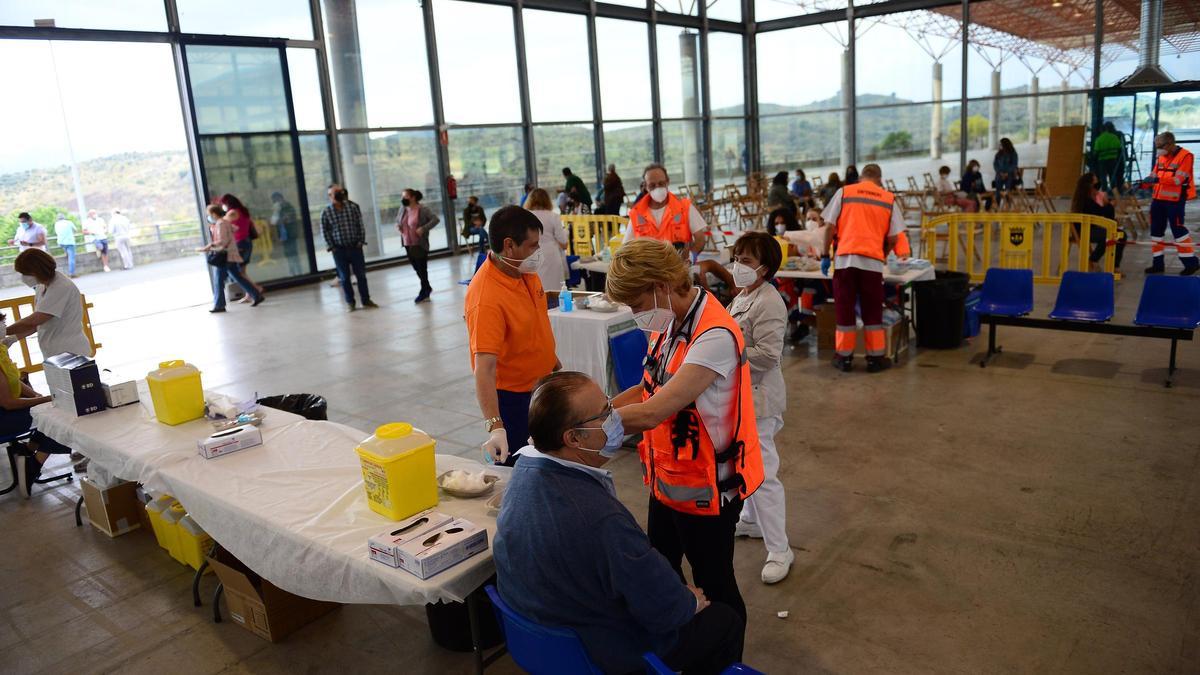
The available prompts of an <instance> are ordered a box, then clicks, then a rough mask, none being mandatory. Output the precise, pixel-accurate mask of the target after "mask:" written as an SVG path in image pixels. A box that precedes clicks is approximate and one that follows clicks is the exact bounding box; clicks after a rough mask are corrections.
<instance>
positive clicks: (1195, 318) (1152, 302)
mask: <svg viewBox="0 0 1200 675" xmlns="http://www.w3.org/2000/svg"><path fill="white" fill-rule="evenodd" d="M1133 322H1134V323H1135V324H1137V325H1139V326H1156V327H1159V328H1183V329H1187V330H1192V329H1195V328H1198V327H1200V277H1163V276H1153V277H1146V283H1145V284H1144V285H1143V286H1142V299H1141V300H1140V301H1138V308H1137V316H1136V317H1134V319H1133Z"/></svg>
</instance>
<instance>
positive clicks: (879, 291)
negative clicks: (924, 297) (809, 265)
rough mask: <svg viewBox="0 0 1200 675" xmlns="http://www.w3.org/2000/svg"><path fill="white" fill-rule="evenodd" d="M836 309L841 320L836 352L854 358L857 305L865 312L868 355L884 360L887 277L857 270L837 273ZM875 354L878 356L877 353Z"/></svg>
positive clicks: (842, 270)
mask: <svg viewBox="0 0 1200 675" xmlns="http://www.w3.org/2000/svg"><path fill="white" fill-rule="evenodd" d="M833 302H834V305H833V309H834V313H835V314H836V316H837V335H836V344H835V345H834V348H835V350H836V351H837V353H838V355H839V356H851V355H853V354H854V345H855V342H856V341H857V339H858V322H857V319H856V314H857V312H856V311H855V305H856V304H857V305H858V309H859V311H861V312H862V322H863V334H864V335H865V337H866V340H867V345H866V347H867V355H868V356H881V355H882V353H883V352H882V351H881V350H884V349H885V348H884V345H883V342H884V340H885V334H884V330H883V274H882V273H880V272H868V271H867V270H861V269H859V268H857V267H847V268H845V269H840V270H834V271H833ZM873 352H874V353H873Z"/></svg>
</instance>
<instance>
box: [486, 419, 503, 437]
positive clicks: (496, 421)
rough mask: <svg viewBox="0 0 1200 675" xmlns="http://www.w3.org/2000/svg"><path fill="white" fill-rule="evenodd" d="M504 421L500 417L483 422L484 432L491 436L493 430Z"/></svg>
mask: <svg viewBox="0 0 1200 675" xmlns="http://www.w3.org/2000/svg"><path fill="white" fill-rule="evenodd" d="M503 421H504V420H502V419H500V418H499V417H489V418H487V419H486V420H484V421H483V430H484V431H486V432H488V433H489V434H490V433H492V429H493V428H494V427H495V426H496V425H497V424H500V423H501V422H503Z"/></svg>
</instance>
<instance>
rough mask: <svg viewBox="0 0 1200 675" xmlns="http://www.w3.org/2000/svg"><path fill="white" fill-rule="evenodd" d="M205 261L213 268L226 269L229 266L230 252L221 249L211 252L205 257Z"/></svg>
mask: <svg viewBox="0 0 1200 675" xmlns="http://www.w3.org/2000/svg"><path fill="white" fill-rule="evenodd" d="M204 259H205V261H206V262H207V263H208V264H209V265H212V266H213V267H225V266H226V265H228V264H229V251H226V250H225V249H221V250H219V251H209V252H208V254H207V255H205V256H204Z"/></svg>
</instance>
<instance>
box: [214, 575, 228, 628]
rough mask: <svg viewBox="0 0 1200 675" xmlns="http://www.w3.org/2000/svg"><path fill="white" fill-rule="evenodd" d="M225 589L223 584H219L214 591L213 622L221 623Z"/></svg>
mask: <svg viewBox="0 0 1200 675" xmlns="http://www.w3.org/2000/svg"><path fill="white" fill-rule="evenodd" d="M224 590H225V586H224V585H223V584H217V590H215V591H213V623H221V593H222V591H224Z"/></svg>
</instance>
